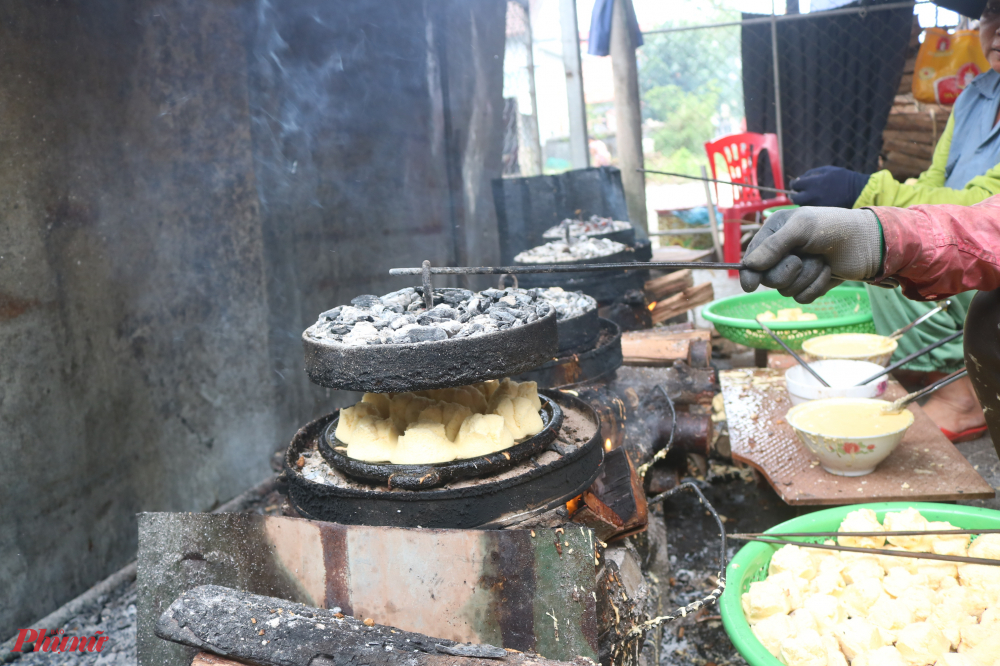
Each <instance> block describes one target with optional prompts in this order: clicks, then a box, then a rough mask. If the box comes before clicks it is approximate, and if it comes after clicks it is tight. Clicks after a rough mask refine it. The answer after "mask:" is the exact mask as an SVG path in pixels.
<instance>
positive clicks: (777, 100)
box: [771, 0, 788, 180]
mask: <svg viewBox="0 0 1000 666" xmlns="http://www.w3.org/2000/svg"><path fill="white" fill-rule="evenodd" d="M771 60H772V61H773V62H774V118H775V123H774V129H775V133H776V134H777V135H778V166H780V167H781V177H782V178H784V179H786V180H787V178H788V174H786V173H785V142H784V139H783V137H782V131H781V77H780V74H781V73H780V71H779V68H778V21H777V17H776V16H775V15H774V0H772V1H771Z"/></svg>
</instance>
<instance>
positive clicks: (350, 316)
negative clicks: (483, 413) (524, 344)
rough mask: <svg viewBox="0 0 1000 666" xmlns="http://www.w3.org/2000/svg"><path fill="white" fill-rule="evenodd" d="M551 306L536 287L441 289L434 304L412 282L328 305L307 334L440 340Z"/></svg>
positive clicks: (510, 323)
mask: <svg viewBox="0 0 1000 666" xmlns="http://www.w3.org/2000/svg"><path fill="white" fill-rule="evenodd" d="M550 307H551V306H550V305H549V303H548V302H547V301H546V300H545V299H544V298H541V297H540V296H539V295H538V294H536V293H535V290H525V289H514V288H507V289H486V290H484V291H481V292H479V293H473V292H471V291H469V290H468V289H440V290H435V291H434V294H433V307H432V308H431V309H430V310H428V309H427V308H426V306H425V304H424V294H423V289H422V288H421V287H407V288H405V289H400V290H399V291H394V292H392V293H391V294H386V295H385V296H373V295H371V294H365V295H362V296H358V297H356V298H354V299H352V300H351V303H350V304H349V305H341V306H338V307H335V308H333V309H332V310H328V311H326V312H324V313H323V314H321V315H320V316H319V319H318V320H317V322H316V323H315V324H313V325H312V326H310V327H309V328H308V329H307V330H306V335H308V336H309V337H311V338H313V339H314V340H320V341H334V342H339V343H341V344H345V345H351V346H361V345H384V344H410V343H420V342H435V341H438V340H447V339H449V338H464V337H471V336H479V335H488V334H490V333H497V332H499V331H503V330H506V329H509V328H516V327H518V326H524V325H525V324H530V323H532V322H534V321H537V320H538V319H540V318H542V317H544V316H545V315H546V314H548V312H549V308H550Z"/></svg>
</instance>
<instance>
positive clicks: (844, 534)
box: [729, 529, 1000, 539]
mask: <svg viewBox="0 0 1000 666" xmlns="http://www.w3.org/2000/svg"><path fill="white" fill-rule="evenodd" d="M970 534H1000V530H993V529H990V530H926V531H920V530H900V531H898V532H896V531H884V532H737V533H736V534H730V535H729V536H731V537H732V538H734V539H744V538H750V537H768V538H773V539H787V538H789V537H806V538H812V537H880V536H884V537H892V536H955V535H958V536H966V535H970Z"/></svg>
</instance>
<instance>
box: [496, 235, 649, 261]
mask: <svg viewBox="0 0 1000 666" xmlns="http://www.w3.org/2000/svg"><path fill="white" fill-rule="evenodd" d="M627 249H629V248H628V246H627V245H625V244H623V243H619V242H617V241H613V240H610V239H608V238H584V239H581V240H578V241H575V242H573V243H570V244H567V243H566V241H564V240H558V241H552V242H550V243H545V244H544V245H539V246H537V247H533V248H531V249H530V250H525V251H524V252H521V253H520V254H518V255H516V256H515V257H514V261H515V262H517V263H519V264H558V263H560V262H565V261H580V260H582V259H597V258H599V257H607V256H610V255H612V254H618V253H619V252H624V251H625V250H627Z"/></svg>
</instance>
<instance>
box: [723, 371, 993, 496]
mask: <svg viewBox="0 0 1000 666" xmlns="http://www.w3.org/2000/svg"><path fill="white" fill-rule="evenodd" d="M719 383H720V384H721V386H722V396H723V400H724V401H725V406H726V421H727V422H728V425H729V441H730V445H731V447H732V453H733V459H734V460H738V461H740V462H744V463H747V464H750V465H752V466H753V467H754V468H755V469H756V470H757V471H759V472H760V473H761V474H763V475H764V478H766V479H767V481H768V483H770V484H771V486H772V487H773V488H774V490H775V492H777V493H778V495H779V496H780V497H781V499H783V500H784V501H785V502H787V503H788V504H801V505H841V504H858V503H862V502H901V501H902V502H906V501H914V502H917V501H923V502H928V501H935V502H940V501H949V500H970V499H992V498H993V497H994V495H995V491H994V489H993V487H992V486H990V484H988V483H986V481H984V480H983V478H982V477H981V476H979V474H978V473H977V472H976V470H975V469H973V468H972V465H971V464H969V461H968V460H966V459H965V457H964V456H963V455H962V454H961V453H960V452H959V451H958V449H956V448H955V446H954V445H953V444H952V443H951V442H949V441H948V439H947V438H946V437H945V436H944V435H943V434H942V433H941V431H940V430H939V429H938V428H937V427H936V426H935V425H934V423H933V422H932V421H931V420H930V417H928V416H927V415H926V414H924V412H923V410H922V409H920V407H919V406H918V405H916V404H911V405H910V407H909V409H910V411H912V412H913V418H914V420H913V425H912V426H910V429H909V430H907V431H906V435H905V436H904V437H903V441H902V442H900V444H899V446H897V447H896V450H895V451H893V452H892V453H891V454H890V455H889V457H888V458H886V459H885V460H883V461H882V463H880V464H879V466H878V467H876V468H875V471H874V472H872V473H871V474H868V475H866V476H860V477H844V476H837V475H835V474H830V473H829V472H827V471H825V470H824V469H823V468H822V467H820V465H819V461H818V460H817V459H816V457H815V456H814V455H813V454H812V453H811V452H810V451H809V449H807V448H806V447H805V445H804V444H802V442H801V441H800V440H799V438H798V436H797V435H796V434H795V431H794V430H793V429H792V427H791V426H790V425H788V423H787V422H785V414H786V413H787V412H788V410H789V409H790V408H791V406H792V403H791V401H790V400H789V399H788V392H787V391H786V390H785V377H784V374H783V373H781V372H779V371H777V370H772V369H768V368H741V369H738V370H727V371H723V372H720V373H719ZM905 394H906V392H905V391H904V390H903V388H902V387H901V386H900V385H899V384H898V383H897V382H895V381H890V382H889V388H888V390H887V391H886V394H885V395H884V396H883V397H884V398H886V399H888V400H895V399H896V398H900V397H902V396H904V395H905Z"/></svg>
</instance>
